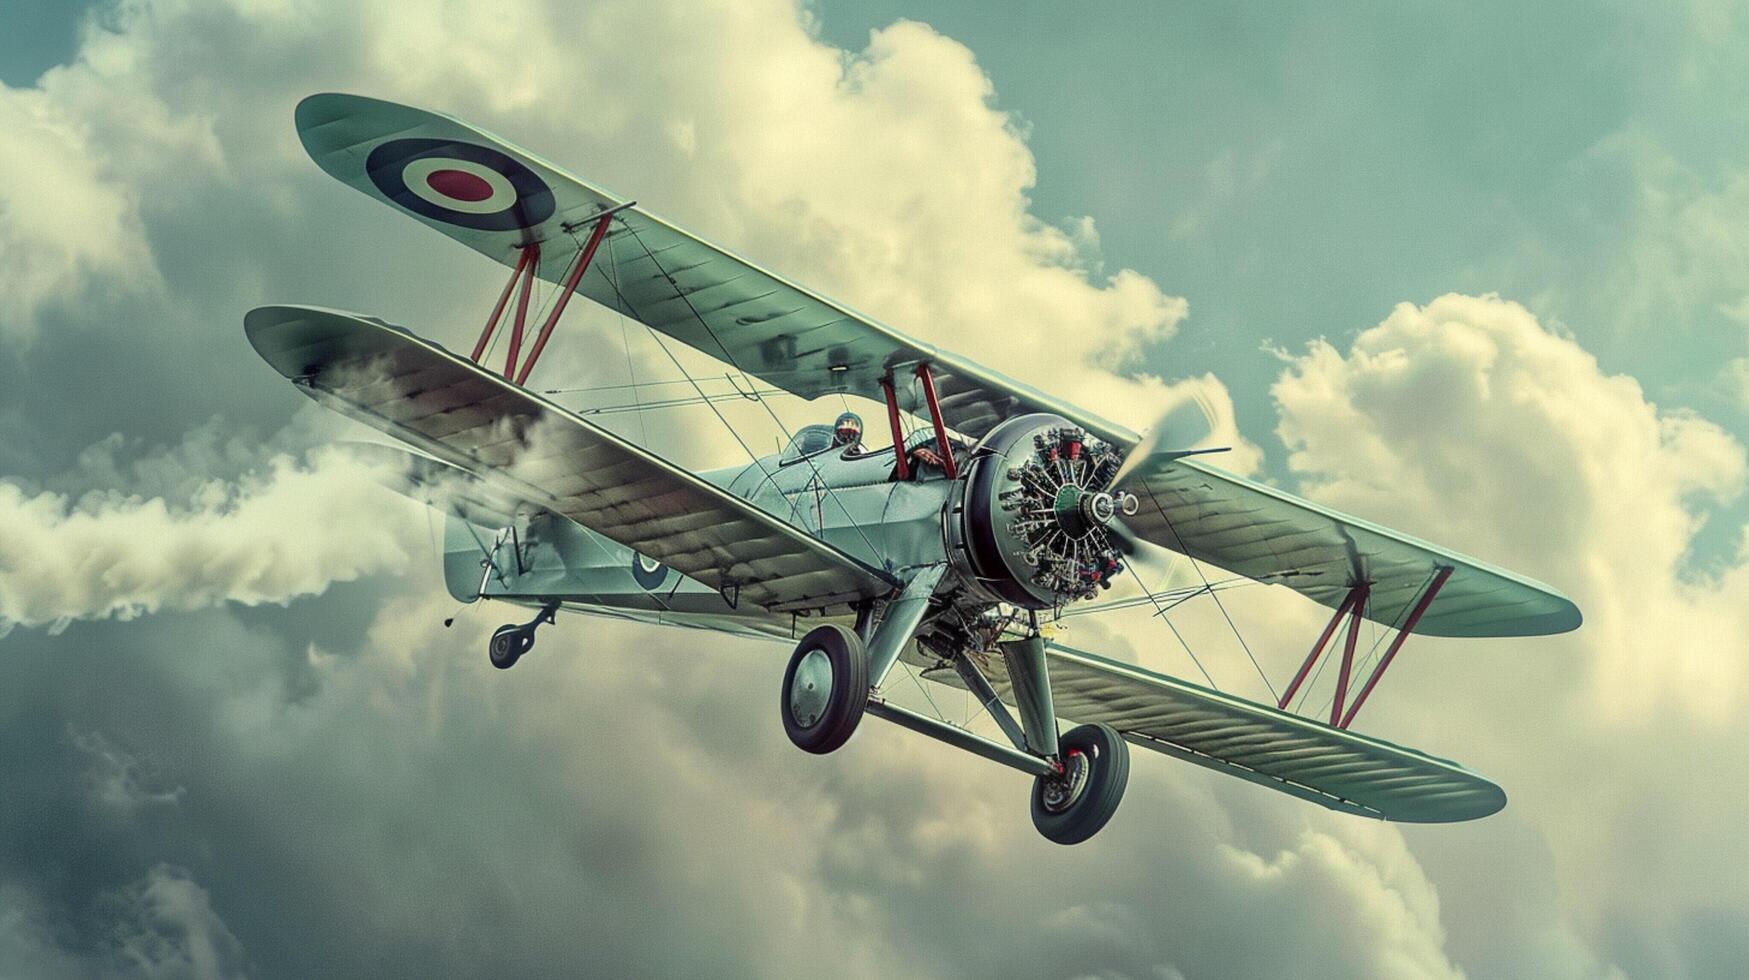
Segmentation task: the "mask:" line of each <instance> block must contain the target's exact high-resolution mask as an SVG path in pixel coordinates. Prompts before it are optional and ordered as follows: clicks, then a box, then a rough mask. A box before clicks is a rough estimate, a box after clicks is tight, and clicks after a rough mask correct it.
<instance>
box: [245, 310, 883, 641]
mask: <svg viewBox="0 0 1749 980" xmlns="http://www.w3.org/2000/svg"><path fill="white" fill-rule="evenodd" d="M245 328H246V329H247V331H248V334H249V341H250V343H252V344H254V345H255V349H256V351H257V352H259V353H260V354H261V356H262V357H263V358H265V359H266V360H267V362H268V363H269V364H271V365H273V367H274V369H275V370H277V371H279V373H280V374H282V375H284V376H285V377H287V378H290V379H292V380H293V381H295V382H297V383H298V384H299V385H300V386H301V387H303V388H304V390H305V391H306V392H308V393H309V394H310V395H311V396H312V397H316V398H318V399H319V400H322V401H324V402H325V403H327V404H328V405H329V406H330V407H333V408H336V409H337V410H339V411H342V412H344V413H346V414H348V415H351V416H353V417H354V418H357V419H359V420H361V421H363V422H366V423H367V424H370V425H372V426H375V427H376V428H378V429H381V430H382V431H384V432H387V433H389V434H390V435H393V436H395V437H397V438H400V439H402V440H404V441H406V442H408V443H409V444H411V445H413V446H414V447H415V448H418V449H422V450H424V451H426V452H429V453H431V454H432V455H434V456H437V457H438V458H440V459H443V460H445V461H447V462H450V463H453V464H455V465H457V466H460V467H462V468H463V469H464V470H467V471H468V472H470V473H474V474H476V475H479V476H481V477H482V478H484V479H485V480H486V481H487V482H489V483H494V484H498V485H500V486H502V487H505V488H506V489H507V491H508V494H509V496H511V497H512V498H514V499H516V500H521V501H527V502H535V503H538V504H539V505H540V506H543V507H545V508H546V509H548V510H551V511H553V512H555V513H558V514H562V515H564V516H565V517H568V518H570V519H571V520H574V521H576V522H577V523H579V524H582V525H584V526H585V527H588V528H589V529H590V530H592V531H596V532H597V533H599V534H601V535H603V536H605V537H608V538H611V539H613V540H615V541H618V542H619V543H621V544H623V545H625V546H627V547H629V548H632V549H633V550H635V551H637V552H638V553H639V554H641V555H646V556H648V557H650V558H653V559H655V560H657V561H661V562H665V563H667V564H668V565H670V566H672V567H673V568H675V569H677V570H678V571H680V572H682V573H684V574H686V575H690V576H692V577H693V578H695V579H698V580H699V581H701V582H704V583H706V584H707V585H710V586H712V587H714V588H717V589H721V590H724V591H725V593H727V594H738V595H739V597H741V598H743V599H746V600H748V601H750V602H753V603H755V604H757V605H760V606H763V607H765V608H767V609H774V610H780V609H781V610H789V609H817V608H823V607H825V606H829V605H835V604H840V603H848V602H855V601H859V600H864V599H873V598H877V597H880V596H884V595H887V594H888V593H890V592H892V591H893V588H894V586H893V583H892V582H891V581H890V580H888V579H887V577H886V576H885V575H883V574H881V573H880V572H878V571H876V570H874V569H872V568H870V567H869V566H867V565H865V564H863V563H862V562H860V561H857V560H856V559H855V558H852V557H851V556H849V555H847V554H845V553H844V552H842V551H840V550H838V549H837V548H834V547H833V546H831V545H830V544H827V543H826V542H824V541H821V540H820V539H818V538H815V537H812V536H810V535H809V534H807V533H806V532H804V531H802V530H801V529H800V528H797V527H795V526H793V525H791V524H789V523H786V522H785V521H782V520H780V519H778V518H777V517H774V516H772V515H771V514H768V513H766V512H765V511H763V510H760V509H759V508H757V507H755V506H753V505H752V504H750V503H748V502H747V501H745V500H742V499H741V498H739V497H737V496H735V495H733V494H730V493H726V492H724V491H723V490H720V489H718V488H717V487H714V486H712V485H710V484H708V483H706V482H704V481H703V480H700V479H699V478H698V477H696V476H694V475H692V474H691V473H688V472H686V471H685V470H682V469H679V468H677V467H675V466H673V465H671V464H669V463H667V462H666V461H664V460H662V459H661V458H659V457H657V456H655V455H653V454H651V453H649V452H646V451H645V450H643V449H641V448H639V447H638V446H636V445H633V444H632V443H629V442H626V441H625V440H623V439H621V438H619V437H618V436H616V435H614V434H613V433H611V432H608V431H607V430H605V429H602V428H600V427H598V426H595V425H591V424H590V423H588V422H586V421H584V420H583V419H581V418H578V417H577V416H576V415H573V414H572V413H570V412H567V411H566V410H564V409H563V408H560V407H559V406H557V405H554V404H552V403H551V402H549V401H547V400H545V399H543V398H541V397H539V396H538V395H535V394H532V393H530V392H529V391H527V390H526V389H523V388H519V387H517V386H516V385H513V384H511V383H510V382H508V381H505V380H504V379H503V378H500V377H498V376H497V375H495V374H493V373H492V372H490V371H487V370H485V369H484V368H481V367H480V366H479V365H477V364H474V363H473V362H472V361H469V360H466V359H465V358H461V357H457V356H456V355H454V354H452V353H450V352H449V351H446V350H444V349H443V348H442V347H439V346H437V345H436V344H432V343H429V342H427V341H424V340H421V339H419V338H418V337H415V336H413V335H412V334H411V333H408V332H407V331H405V330H402V329H401V328H399V327H393V326H390V325H389V324H386V323H383V322H382V321H380V320H369V319H365V318H362V317H356V316H352V315H350V314H345V313H337V312H333V311H329V310H318V309H312V308H310V307H300V306H267V307H262V308H260V309H256V310H252V311H250V313H249V315H248V317H247V319H246V320H245ZM499 506H502V504H499Z"/></svg>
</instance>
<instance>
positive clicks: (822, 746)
mask: <svg viewBox="0 0 1749 980" xmlns="http://www.w3.org/2000/svg"><path fill="white" fill-rule="evenodd" d="M816 653H817V654H821V655H823V657H814V656H812V655H813V654H816ZM804 661H806V662H807V664H808V666H807V667H806V668H804V667H803V663H804ZM821 666H826V667H828V668H829V670H830V673H829V677H827V678H824V679H822V678H821V677H820V674H821V671H820V667H821ZM798 672H802V673H803V675H804V676H803V677H802V678H801V679H799V680H798V678H797V676H796V675H797V673H798ZM810 675H812V676H811V677H810ZM810 680H811V681H812V682H813V683H814V684H815V685H820V684H821V682H822V680H824V681H825V686H824V687H823V688H822V687H807V688H806V689H805V691H803V690H798V691H792V690H791V688H792V686H794V685H797V684H804V685H805V684H807V683H809V682H810ZM816 691H817V693H816V694H815V695H814V696H813V697H809V696H808V694H807V692H816ZM821 695H823V696H821ZM798 697H799V698H800V700H801V701H802V702H803V703H801V704H799V705H798V704H797V701H798ZM778 707H779V710H780V711H781V712H782V713H783V730H784V731H785V732H786V733H787V734H788V735H789V740H790V741H792V742H794V743H796V747H797V748H800V749H802V750H804V751H807V752H812V753H814V754H815V755H825V754H826V753H828V752H831V751H832V750H834V749H836V748H838V747H839V746H841V745H843V744H844V743H845V742H847V741H849V739H850V736H851V733H853V732H855V731H856V726H857V724H858V723H860V722H861V721H862V713H863V709H864V708H866V707H868V654H867V652H866V651H865V650H864V649H863V646H862V639H861V637H858V636H857V635H856V634H855V633H854V632H852V631H851V630H850V629H848V628H847V627H844V626H839V625H837V624H827V625H825V626H816V627H815V628H814V629H812V630H810V631H809V632H808V635H806V636H804V637H802V642H800V643H798V644H796V650H795V652H794V653H792V654H790V658H789V667H788V668H787V669H785V670H784V672H783V689H782V691H781V692H780V696H779V698H778ZM798 711H799V712H800V713H801V715H802V717H798V716H797V715H798Z"/></svg>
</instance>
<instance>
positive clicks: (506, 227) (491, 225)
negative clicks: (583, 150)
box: [364, 139, 554, 231]
mask: <svg viewBox="0 0 1749 980" xmlns="http://www.w3.org/2000/svg"><path fill="white" fill-rule="evenodd" d="M425 157H449V158H452V159H456V160H466V161H468V162H469V163H477V164H479V165H480V166H482V167H487V168H489V169H491V170H495V171H497V172H498V173H499V175H501V176H502V177H503V178H504V179H505V180H507V181H509V182H510V186H511V187H512V188H513V189H514V190H515V191H516V200H515V201H514V202H513V203H511V205H510V206H509V207H507V208H505V209H504V210H502V211H493V212H492V213H490V214H473V213H470V212H467V211H456V210H452V209H450V208H446V207H444V206H443V205H441V204H434V203H432V202H430V201H427V200H426V199H425V198H423V197H420V196H419V195H417V194H415V193H413V192H412V191H411V190H409V189H408V188H407V181H406V178H405V177H404V176H403V174H404V172H405V171H406V169H407V165H408V164H410V163H412V162H413V161H415V160H420V159H423V158H425ZM364 172H365V176H367V177H369V178H370V182H371V183H373V184H375V185H376V188H377V190H379V191H382V192H383V196H384V197H386V198H388V199H389V200H391V201H393V202H395V203H396V204H399V205H400V206H401V207H404V208H406V209H407V210H409V211H411V212H413V213H414V214H417V215H421V216H423V217H427V218H432V219H434V220H437V221H442V222H445V223H447V224H452V225H461V226H462V227H463V228H474V229H477V230H479V231H515V230H517V229H519V228H532V227H534V226H535V225H538V224H540V223H541V222H543V221H545V220H547V219H548V218H550V217H552V216H553V211H554V204H553V191H552V188H550V187H548V186H547V185H546V181H544V180H541V179H540V177H539V176H538V175H537V174H536V173H535V172H534V171H532V170H530V169H528V168H527V167H525V166H523V165H522V163H520V162H519V161H517V160H516V158H514V157H512V156H510V155H509V154H507V153H503V152H501V151H499V150H494V149H492V148H491V147H489V146H480V145H479V144H477V143H458V142H456V141H454V140H437V139H399V140H389V141H388V142H387V143H382V144H379V145H378V146H377V148H376V149H374V150H372V151H370V156H369V157H367V158H365V161H364Z"/></svg>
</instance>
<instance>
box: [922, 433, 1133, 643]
mask: <svg viewBox="0 0 1749 980" xmlns="http://www.w3.org/2000/svg"><path fill="white" fill-rule="evenodd" d="M1122 463H1123V454H1122V452H1121V451H1120V450H1119V449H1118V448H1117V447H1116V446H1112V445H1110V444H1109V443H1106V442H1105V441H1103V440H1101V439H1099V438H1098V437H1096V436H1094V435H1093V434H1092V433H1089V432H1088V431H1086V430H1085V429H1083V428H1081V427H1080V426H1078V425H1075V424H1073V423H1071V422H1069V421H1068V420H1066V419H1064V418H1062V417H1061V416H1057V415H1048V414H1035V415H1023V416H1018V417H1016V418H1012V419H1009V420H1007V421H1005V422H1003V423H1002V424H1001V425H999V426H997V427H996V428H995V429H992V430H991V431H990V433H989V434H988V435H986V436H985V437H984V440H983V441H982V442H981V443H980V444H979V445H978V447H977V449H975V450H974V451H973V453H972V457H971V460H970V463H969V465H968V466H967V468H966V475H965V479H964V480H963V481H961V483H960V486H959V488H958V490H957V492H956V495H955V496H954V498H953V499H952V500H951V501H950V502H949V506H948V508H947V511H946V514H945V521H946V533H947V542H948V550H949V553H950V554H951V555H952V557H953V561H954V563H955V565H956V567H957V570H958V571H959V573H960V576H961V578H962V579H963V580H964V581H966V582H967V583H968V584H969V585H970V587H971V588H972V590H973V591H974V592H976V593H979V594H981V595H982V596H983V597H984V598H986V599H989V600H992V601H997V602H1006V603H1010V604H1012V605H1015V606H1020V607H1022V608H1026V609H1040V610H1042V609H1052V608H1059V607H1061V606H1064V605H1066V604H1068V603H1070V602H1073V601H1075V600H1077V599H1086V598H1091V597H1092V596H1094V595H1097V594H1098V593H1099V592H1100V591H1101V590H1102V589H1107V588H1110V587H1111V581H1112V579H1113V577H1115V576H1116V575H1117V574H1118V573H1119V572H1121V571H1123V568H1124V551H1123V548H1122V540H1123V539H1122V538H1121V536H1120V535H1121V530H1120V529H1119V528H1118V527H1116V526H1114V525H1115V524H1116V522H1117V521H1118V520H1119V519H1120V518H1121V517H1122V516H1128V515H1132V514H1134V513H1135V512H1136V509H1137V506H1138V502H1137V500H1136V498H1135V496H1134V495H1133V494H1128V493H1123V492H1115V493H1114V492H1113V491H1112V489H1111V482H1112V479H1113V478H1114V477H1115V476H1116V475H1117V472H1118V468H1119V466H1120V465H1122Z"/></svg>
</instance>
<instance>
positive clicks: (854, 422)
mask: <svg viewBox="0 0 1749 980" xmlns="http://www.w3.org/2000/svg"><path fill="white" fill-rule="evenodd" d="M832 444H833V445H834V446H841V447H843V448H844V452H845V453H846V454H847V455H856V454H858V453H861V452H862V451H863V450H862V416H860V415H858V414H856V413H855V412H845V413H844V414H843V415H840V416H838V421H836V422H834V423H832Z"/></svg>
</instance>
